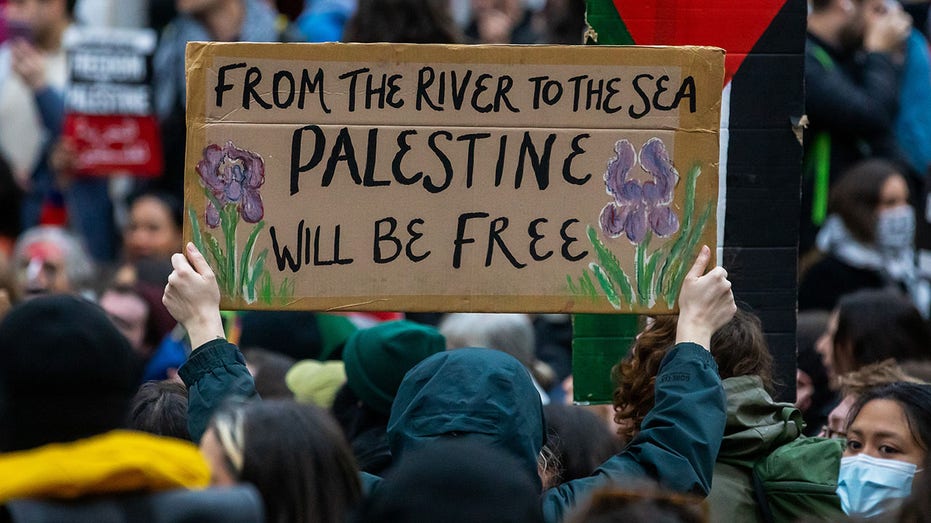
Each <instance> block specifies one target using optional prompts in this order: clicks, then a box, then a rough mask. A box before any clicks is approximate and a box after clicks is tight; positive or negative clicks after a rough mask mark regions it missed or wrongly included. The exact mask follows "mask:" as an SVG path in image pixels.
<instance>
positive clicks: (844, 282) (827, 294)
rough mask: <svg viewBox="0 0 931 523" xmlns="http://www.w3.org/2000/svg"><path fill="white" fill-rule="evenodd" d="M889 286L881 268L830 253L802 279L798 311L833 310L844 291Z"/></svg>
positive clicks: (845, 292) (847, 292)
mask: <svg viewBox="0 0 931 523" xmlns="http://www.w3.org/2000/svg"><path fill="white" fill-rule="evenodd" d="M887 285H889V283H887V282H886V280H885V279H884V278H883V276H882V275H881V274H880V273H879V272H878V271H874V270H871V269H861V268H858V267H854V266H852V265H848V264H846V263H844V262H842V261H841V260H839V259H838V258H836V257H835V256H833V255H830V254H828V255H825V257H824V258H822V259H821V260H819V261H818V262H817V263H815V264H814V265H812V266H811V268H810V269H808V272H806V273H805V275H804V276H803V277H802V281H801V282H799V286H798V310H800V311H804V310H810V309H819V310H826V311H830V310H834V307H835V306H836V305H837V300H839V299H840V297H841V296H843V295H845V294H849V293H851V292H854V291H858V290H860V289H881V288H883V287H886V286H887Z"/></svg>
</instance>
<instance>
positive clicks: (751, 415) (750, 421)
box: [708, 376, 804, 523]
mask: <svg viewBox="0 0 931 523" xmlns="http://www.w3.org/2000/svg"><path fill="white" fill-rule="evenodd" d="M724 393H725V396H726V397H727V424H726V425H725V427H724V440H723V441H722V442H721V451H720V453H719V454H718V460H717V462H716V463H715V465H714V484H713V486H712V488H711V493H710V494H709V495H708V505H709V506H710V508H711V521H728V522H736V523H741V522H753V523H756V522H759V521H762V519H761V517H760V514H759V510H758V507H757V502H756V498H755V497H754V495H753V465H754V464H755V463H756V462H757V461H759V460H761V459H763V458H765V457H766V456H768V455H769V454H770V453H771V452H772V451H774V450H776V449H777V448H779V447H781V446H782V445H785V444H786V443H789V442H792V441H794V440H795V439H796V438H798V437H799V436H800V435H801V434H802V429H803V428H804V422H803V420H802V413H801V412H799V410H798V409H796V408H795V406H794V405H792V404H791V403H776V402H775V401H773V399H772V397H770V395H769V393H768V392H766V390H765V389H764V388H763V382H762V381H761V380H760V378H759V376H737V377H734V378H727V379H726V380H724Z"/></svg>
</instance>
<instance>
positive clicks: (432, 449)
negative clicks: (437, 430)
mask: <svg viewBox="0 0 931 523" xmlns="http://www.w3.org/2000/svg"><path fill="white" fill-rule="evenodd" d="M521 467H522V466H521V463H520V462H519V461H518V460H517V459H516V458H515V457H514V456H513V455H511V454H510V453H508V452H505V451H504V450H502V449H500V448H496V447H494V446H491V445H486V444H485V443H484V441H481V440H475V439H474V438H472V437H470V436H461V437H449V438H443V439H441V440H439V441H436V442H435V443H433V444H432V445H430V446H428V447H425V448H423V449H420V450H418V451H414V452H412V453H411V454H410V455H409V456H407V457H406V458H405V459H404V461H402V462H401V463H399V464H398V466H396V467H394V468H393V469H391V471H390V472H389V473H388V475H387V476H386V477H385V479H384V480H383V481H382V483H381V486H380V487H379V489H378V492H377V493H376V494H375V495H373V496H371V497H370V498H369V499H368V500H367V501H366V502H365V503H364V504H363V507H362V509H361V510H360V511H359V517H358V518H357V520H356V521H357V522H358V523H383V522H392V523H420V522H423V521H442V522H443V523H542V521H543V514H542V512H541V509H540V503H539V501H538V500H537V498H538V496H539V494H540V486H539V482H538V478H537V474H536V471H534V472H533V474H532V475H531V474H530V473H529V472H527V471H526V470H523V469H522V468H521Z"/></svg>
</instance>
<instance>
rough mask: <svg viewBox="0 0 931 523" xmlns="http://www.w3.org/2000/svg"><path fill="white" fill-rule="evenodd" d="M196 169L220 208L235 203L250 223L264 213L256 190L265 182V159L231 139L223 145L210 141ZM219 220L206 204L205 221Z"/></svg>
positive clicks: (210, 204) (209, 222) (211, 207)
mask: <svg viewBox="0 0 931 523" xmlns="http://www.w3.org/2000/svg"><path fill="white" fill-rule="evenodd" d="M196 170H197V174H198V175H200V180H201V183H202V184H203V186H204V187H206V188H207V189H208V190H209V191H210V192H211V193H212V194H213V196H214V198H216V200H217V202H218V203H219V205H220V206H221V207H222V206H226V205H227V204H230V203H235V204H236V206H237V211H238V212H239V215H240V216H242V218H243V220H245V221H247V222H249V223H257V222H258V221H259V220H261V219H262V217H263V216H264V215H265V208H264V206H263V205H262V197H261V195H260V194H259V192H258V189H259V188H260V187H261V186H262V184H264V183H265V162H264V161H263V160H262V157H261V156H259V155H258V154H256V153H254V152H252V151H247V150H245V149H240V148H239V147H236V146H235V145H234V144H233V142H232V141H228V142H226V145H224V146H222V147H220V146H219V145H216V144H211V145H208V146H207V147H205V148H204V153H203V159H202V160H201V161H200V162H198V163H197V167H196ZM219 223H220V213H219V209H217V208H216V207H214V205H213V204H212V202H211V203H208V206H207V224H208V225H209V226H211V227H216V226H217V225H219Z"/></svg>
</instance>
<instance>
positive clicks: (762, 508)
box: [753, 467, 775, 523]
mask: <svg viewBox="0 0 931 523" xmlns="http://www.w3.org/2000/svg"><path fill="white" fill-rule="evenodd" d="M753 497H754V499H755V500H756V506H757V508H758V509H759V515H760V519H761V520H762V521H763V522H764V523H775V518H773V509H771V508H770V506H769V499H768V498H767V497H766V488H765V487H764V486H763V480H762V478H760V475H759V473H757V471H756V467H754V469H753Z"/></svg>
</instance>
